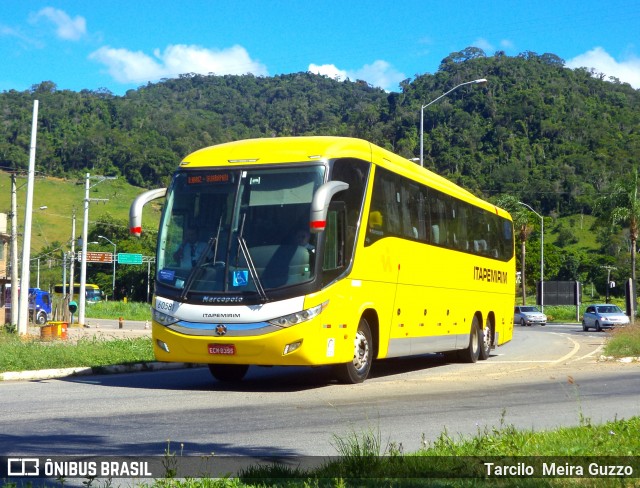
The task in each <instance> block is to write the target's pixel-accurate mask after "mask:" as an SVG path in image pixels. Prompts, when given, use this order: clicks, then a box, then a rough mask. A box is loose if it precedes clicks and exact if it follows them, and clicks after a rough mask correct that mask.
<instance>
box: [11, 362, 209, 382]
mask: <svg viewBox="0 0 640 488" xmlns="http://www.w3.org/2000/svg"><path fill="white" fill-rule="evenodd" d="M201 366H202V365H201V364H194V363H159V362H154V361H151V362H145V363H133V364H116V365H112V366H94V367H76V368H60V369H40V370H34V371H15V372H11V371H9V372H6V373H0V382H1V381H26V380H50V379H56V378H66V377H69V376H89V375H93V374H122V373H137V372H142V371H163V370H171V369H185V368H198V367H201Z"/></svg>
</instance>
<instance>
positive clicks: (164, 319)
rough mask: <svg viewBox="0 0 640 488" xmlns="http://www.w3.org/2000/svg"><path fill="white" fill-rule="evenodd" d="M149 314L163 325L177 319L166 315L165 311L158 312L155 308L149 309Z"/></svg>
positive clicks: (173, 322)
mask: <svg viewBox="0 0 640 488" xmlns="http://www.w3.org/2000/svg"><path fill="white" fill-rule="evenodd" d="M151 316H152V317H153V320H155V321H156V322H158V323H159V324H160V325H164V326H167V325H171V324H175V323H176V322H177V321H178V319H177V318H175V317H173V316H171V315H167V314H166V313H162V312H158V311H157V310H156V309H155V308H152V309H151Z"/></svg>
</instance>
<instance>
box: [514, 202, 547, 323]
mask: <svg viewBox="0 0 640 488" xmlns="http://www.w3.org/2000/svg"><path fill="white" fill-rule="evenodd" d="M518 203H519V204H520V205H524V206H525V207H527V208H528V209H529V210H531V211H532V212H533V213H534V214H536V215H537V216H538V217H539V218H540V308H541V309H542V311H543V312H544V218H542V215H540V214H539V213H538V212H536V211H535V210H534V209H532V208H531V207H530V206H529V205H527V204H526V203H524V202H518ZM522 266H523V267H524V263H522ZM522 286H525V284H524V283H523V284H522Z"/></svg>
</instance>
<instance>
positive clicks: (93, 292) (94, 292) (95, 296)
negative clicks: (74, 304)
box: [53, 283, 104, 304]
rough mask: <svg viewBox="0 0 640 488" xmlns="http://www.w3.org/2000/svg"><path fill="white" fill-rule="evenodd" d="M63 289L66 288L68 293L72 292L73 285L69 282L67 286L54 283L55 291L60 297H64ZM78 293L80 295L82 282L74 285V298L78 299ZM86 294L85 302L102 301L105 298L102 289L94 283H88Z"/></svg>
mask: <svg viewBox="0 0 640 488" xmlns="http://www.w3.org/2000/svg"><path fill="white" fill-rule="evenodd" d="M63 290H66V292H67V295H69V294H71V285H69V284H68V283H67V285H66V286H63V285H62V284H57V285H54V287H53V293H55V294H56V295H57V296H59V297H62V292H63ZM78 295H80V283H75V284H74V285H73V297H74V299H76V300H77V299H78ZM84 296H85V303H87V304H93V303H96V302H101V301H102V300H103V299H104V292H103V291H102V290H101V289H100V287H99V286H98V285H94V284H93V283H87V284H86V285H85V288H84ZM62 298H64V297H62Z"/></svg>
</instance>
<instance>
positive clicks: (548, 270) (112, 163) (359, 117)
mask: <svg viewBox="0 0 640 488" xmlns="http://www.w3.org/2000/svg"><path fill="white" fill-rule="evenodd" d="M478 78H486V79H487V80H488V83H487V84H486V85H468V86H464V87H461V88H460V89H458V90H456V91H454V92H452V93H451V94H449V95H448V96H447V97H445V98H443V99H441V100H439V101H438V102H437V103H435V104H433V105H430V106H429V107H428V108H427V109H426V110H425V140H424V142H425V144H424V159H425V165H427V166H428V167H429V168H431V169H434V170H435V171H437V172H438V173H440V174H442V175H444V176H446V177H448V178H450V179H452V180H454V181H456V182H457V183H459V184H461V185H463V186H465V187H466V188H468V189H469V190H471V191H473V192H474V193H476V194H478V195H481V196H484V197H486V198H491V199H498V198H503V197H505V196H507V197H509V198H511V199H512V201H515V202H518V201H522V202H526V203H527V204H528V205H530V206H531V207H532V208H535V209H536V210H537V212H539V213H540V214H542V215H544V216H545V218H547V219H549V222H547V223H546V224H545V230H546V232H545V241H544V243H545V246H544V247H545V250H544V257H545V278H546V279H547V280H548V279H579V280H580V281H582V282H583V283H593V284H595V288H597V289H599V291H600V292H601V293H602V292H603V291H604V289H605V288H606V272H605V270H604V268H603V266H605V265H607V266H609V265H615V266H616V267H617V271H616V273H617V275H618V276H616V277H615V278H616V279H618V280H620V279H623V278H626V277H628V276H630V275H631V272H630V268H629V259H628V257H629V250H630V239H629V237H628V232H626V231H624V230H621V228H620V227H618V228H614V227H611V226H610V225H605V222H604V221H603V220H600V222H599V225H596V224H598V221H596V220H594V219H593V218H591V217H589V219H587V220H585V216H589V215H590V214H595V213H596V212H595V210H596V206H597V202H598V198H599V197H601V196H603V195H607V194H609V192H610V191H613V190H615V189H616V188H617V187H619V184H620V183H621V182H624V181H625V180H628V179H629V178H628V177H629V175H631V174H633V172H634V170H635V169H636V168H637V167H638V166H639V165H640V91H638V90H634V89H633V88H632V87H630V86H629V85H627V84H624V83H621V82H620V81H619V80H616V79H608V78H605V77H604V75H602V74H599V73H595V72H591V71H589V70H586V69H578V70H570V69H567V68H565V67H564V62H563V60H562V59H560V58H558V57H557V56H555V55H553V54H543V55H537V54H535V53H531V52H525V53H522V54H521V55H519V56H516V57H509V56H506V55H504V53H500V52H498V53H495V54H494V55H493V56H487V55H486V54H485V53H484V52H483V51H482V50H480V49H477V48H467V49H465V50H464V51H461V52H457V53H452V54H451V55H449V56H448V57H447V58H445V59H444V60H442V62H441V65H440V67H439V69H438V71H437V72H436V73H435V74H422V75H418V76H416V77H415V79H413V80H410V79H407V80H405V81H404V82H403V83H402V84H401V85H402V86H401V90H400V91H399V92H392V93H387V92H384V91H383V90H380V89H377V88H374V87H371V86H369V85H368V84H367V83H365V82H363V81H358V80H346V81H338V80H332V79H329V78H327V77H323V76H318V75H313V74H310V73H296V74H290V75H282V76H276V77H255V76H251V75H246V76H215V75H210V76H202V75H195V74H185V75H182V76H181V77H180V78H178V79H170V80H162V81H161V82H159V83H154V84H148V85H146V86H143V87H140V88H138V89H137V90H130V91H129V92H127V93H126V94H125V95H124V96H115V95H113V94H111V93H110V92H108V91H107V90H98V91H88V90H84V91H82V92H80V93H77V92H72V91H67V90H57V88H56V85H55V82H53V81H43V82H42V83H40V84H38V85H34V86H33V87H32V89H31V90H28V91H25V92H18V91H13V90H12V91H8V92H4V93H1V94H0V168H4V169H7V170H13V169H17V170H26V168H27V166H28V155H29V141H30V131H31V116H32V107H33V100H34V99H38V100H39V101H40V111H39V131H38V148H37V149H38V150H37V171H38V172H39V173H41V174H44V175H45V176H46V175H50V176H51V175H55V176H66V177H69V178H73V179H80V180H82V179H83V178H84V174H85V173H86V172H88V171H89V172H91V173H92V174H102V175H117V176H123V177H124V178H125V179H126V180H127V181H128V182H129V183H131V184H133V185H136V186H139V187H144V188H153V187H157V186H165V185H166V184H167V182H168V177H169V175H170V174H171V172H172V171H173V170H174V169H175V168H176V167H177V164H178V162H179V161H180V160H181V159H182V158H183V157H184V156H185V155H187V154H188V153H190V152H191V151H194V150H196V149H199V148H201V147H204V146H208V145H212V144H217V143H221V142H226V141H230V140H236V139H243V138H250V137H274V136H288V135H342V136H355V137H361V138H364V139H367V140H369V141H372V142H374V143H376V144H378V145H380V146H383V147H386V148H388V149H390V150H391V151H393V152H396V153H398V154H400V155H403V156H405V157H407V158H418V157H419V148H420V134H419V127H420V108H421V106H422V105H424V104H427V103H428V102H430V101H432V100H434V99H435V98H437V97H439V96H440V95H441V94H443V93H444V92H446V91H448V90H450V89H451V88H452V87H454V86H456V85H458V84H460V83H463V82H467V81H471V80H475V79H478ZM516 207H519V206H518V205H516ZM522 209H523V208H519V210H522ZM512 211H513V210H512ZM65 212H66V211H64V212H63V213H65ZM69 212H70V210H69ZM516 214H517V209H516V213H514V218H515V217H518V218H519V216H517V215H516ZM525 218H526V219H530V221H529V222H528V223H526V227H522V230H523V231H524V234H523V235H526V236H527V239H528V243H527V255H526V272H527V275H526V276H527V284H528V285H529V286H530V287H533V286H534V283H535V281H536V280H537V279H539V277H540V273H539V263H540V240H539V239H540V235H539V224H540V222H539V220H537V218H536V217H535V216H532V215H529V216H525ZM585 222H589V224H588V225H587V226H585ZM621 223H622V224H623V226H624V223H623V222H621ZM100 225H102V226H104V225H107V224H105V223H104V222H102V223H100ZM125 227H126V226H125ZM100 229H101V227H99V226H98V227H96V228H94V229H90V236H92V237H91V238H92V239H93V237H95V236H94V234H95V235H98V234H99V233H100ZM125 233H126V232H125ZM518 235H519V236H520V233H519V234H518ZM125 240H126V236H125V235H121V236H119V240H118V242H119V247H118V249H120V248H121V246H122V249H125V250H126V249H127V244H125ZM519 241H520V237H519ZM594 242H595V244H594ZM131 245H134V244H131ZM135 246H140V243H139V242H137V243H135ZM149 246H150V247H149V249H150V250H149V252H152V245H151V244H149ZM59 248H60V245H59V243H51V246H49V250H48V251H49V254H47V255H50V254H51V253H52V252H53V251H54V250H57V249H59ZM45 251H47V250H43V252H45ZM55 252H60V251H55ZM43 255H44V254H43ZM517 257H518V260H520V254H519V253H518V256H517ZM520 268H521V266H520V264H519V263H518V269H520ZM125 271H126V270H121V269H118V277H117V278H118V283H123V286H124V285H126V287H125V288H126V289H130V290H131V292H132V293H133V290H137V289H138V287H139V286H141V285H140V284H141V283H145V282H146V281H145V279H146V278H147V277H146V276H145V275H144V273H143V272H140V273H139V274H140V276H137V275H136V276H135V277H128V276H125ZM109 273H110V270H106V271H104V273H102V274H98V275H97V277H94V278H92V279H94V281H97V282H99V283H100V284H102V285H103V286H104V284H105V283H110V282H111V280H110V278H111V277H110V274H109ZM54 274H55V276H56V277H55V278H52V279H55V280H58V279H59V278H58V275H59V273H58V272H57V271H56V272H55V273H54ZM102 275H104V276H102ZM140 289H142V288H140Z"/></svg>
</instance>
